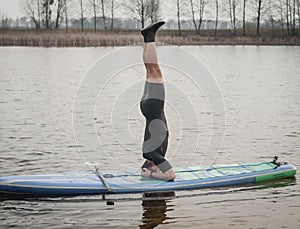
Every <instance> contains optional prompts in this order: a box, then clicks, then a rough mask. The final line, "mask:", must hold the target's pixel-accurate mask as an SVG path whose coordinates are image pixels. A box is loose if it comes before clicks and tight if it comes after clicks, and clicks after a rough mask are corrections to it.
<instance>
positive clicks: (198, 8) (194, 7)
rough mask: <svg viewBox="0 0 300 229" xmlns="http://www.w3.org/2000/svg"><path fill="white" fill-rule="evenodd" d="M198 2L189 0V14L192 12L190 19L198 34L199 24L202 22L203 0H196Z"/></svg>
mask: <svg viewBox="0 0 300 229" xmlns="http://www.w3.org/2000/svg"><path fill="white" fill-rule="evenodd" d="M197 3H198V4H195V2H194V1H193V0H190V9H191V14H192V21H193V24H194V27H195V31H196V33H197V34H200V29H201V25H202V22H203V16H204V9H205V4H206V2H205V0H199V1H198V2H197ZM196 11H197V12H198V21H199V22H198V24H197V19H196V13H195V12H196Z"/></svg>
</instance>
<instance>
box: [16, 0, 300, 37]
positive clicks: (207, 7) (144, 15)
mask: <svg viewBox="0 0 300 229" xmlns="http://www.w3.org/2000/svg"><path fill="white" fill-rule="evenodd" d="M21 7H22V10H23V13H24V17H23V20H26V21H27V22H28V23H32V24H33V25H34V27H35V28H36V29H58V28H60V27H62V26H63V27H64V28H66V30H68V28H69V25H70V21H71V20H72V21H74V20H76V21H78V22H80V28H81V31H84V30H85V29H86V28H85V25H86V24H85V22H86V21H87V20H89V21H91V22H92V23H93V29H94V31H95V32H97V30H99V28H100V24H101V28H103V30H105V31H108V30H113V29H114V28H115V25H114V23H115V22H116V19H117V18H116V15H117V16H118V17H122V18H123V20H125V19H128V18H129V19H133V20H136V21H138V22H139V23H140V25H139V27H140V28H142V27H144V26H145V24H146V23H150V22H154V21H157V20H159V19H160V18H161V17H162V15H167V16H168V17H170V18H172V19H173V20H175V21H176V24H177V25H176V27H177V28H176V29H177V30H178V33H179V34H180V35H181V34H182V30H183V25H184V23H185V24H186V22H187V21H188V22H190V23H191V24H192V27H193V30H194V31H195V33H196V34H201V31H202V30H203V22H204V21H206V22H207V21H210V22H211V23H213V24H214V25H213V27H214V29H213V30H214V34H215V35H217V33H218V30H219V29H220V26H221V25H220V22H221V21H224V20H225V21H227V22H228V24H229V29H230V30H231V31H232V34H236V32H237V29H238V28H240V27H241V28H242V34H243V35H246V32H247V24H248V22H249V21H251V22H252V23H255V26H256V35H257V36H260V31H261V25H262V23H266V22H268V24H269V26H270V27H271V28H273V27H275V26H277V27H278V26H280V29H281V30H282V33H286V34H288V35H291V36H293V35H296V34H297V30H298V31H299V26H300V0H170V1H168V4H167V3H166V2H165V1H162V0H124V1H121V0H24V1H22V5H21Z"/></svg>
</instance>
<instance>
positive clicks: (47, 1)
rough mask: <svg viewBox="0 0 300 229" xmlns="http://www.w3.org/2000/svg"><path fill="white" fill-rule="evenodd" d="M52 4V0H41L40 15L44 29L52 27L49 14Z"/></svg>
mask: <svg viewBox="0 0 300 229" xmlns="http://www.w3.org/2000/svg"><path fill="white" fill-rule="evenodd" d="M53 4H54V0H42V7H41V8H42V15H43V17H44V18H43V20H42V21H43V23H44V25H45V27H46V29H51V28H52V22H51V15H52V6H53Z"/></svg>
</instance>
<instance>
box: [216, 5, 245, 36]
mask: <svg viewBox="0 0 300 229" xmlns="http://www.w3.org/2000/svg"><path fill="white" fill-rule="evenodd" d="M244 1H245V0H244ZM218 21H219V0H216V19H215V36H216V35H217V30H218Z"/></svg>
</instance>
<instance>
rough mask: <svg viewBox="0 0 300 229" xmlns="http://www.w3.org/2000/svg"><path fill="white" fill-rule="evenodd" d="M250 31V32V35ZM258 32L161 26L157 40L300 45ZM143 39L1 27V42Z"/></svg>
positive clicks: (89, 43)
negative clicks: (181, 30) (216, 30)
mask: <svg viewBox="0 0 300 229" xmlns="http://www.w3.org/2000/svg"><path fill="white" fill-rule="evenodd" d="M249 34H250V35H249ZM254 34H255V32H254V31H253V32H251V31H250V32H248V35H247V36H243V35H242V34H241V31H237V32H236V33H235V34H233V33H232V32H231V31H228V30H226V31H218V33H217V35H216V36H215V35H214V31H211V30H203V31H201V34H200V35H198V34H195V32H194V31H183V32H182V35H178V31H177V30H162V31H160V32H159V35H158V38H157V41H158V42H159V43H161V44H163V45H300V36H299V33H298V35H297V36H286V35H284V34H282V31H263V32H262V34H261V36H260V37H256V36H255V35H254ZM142 42H143V40H142V37H141V36H140V33H139V31H136V30H118V31H109V32H105V31H97V33H95V32H94V31H85V32H81V31H78V30H70V31H68V32H66V31H64V30H54V31H46V30H39V31H37V30H0V46H31V47H105V46H127V45H138V44H141V43H142Z"/></svg>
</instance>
